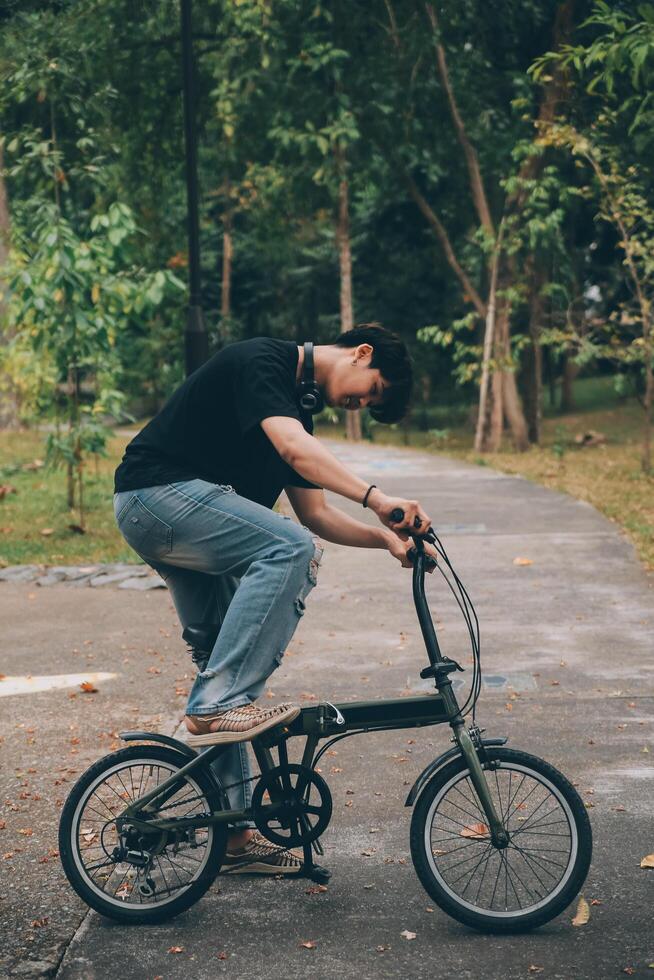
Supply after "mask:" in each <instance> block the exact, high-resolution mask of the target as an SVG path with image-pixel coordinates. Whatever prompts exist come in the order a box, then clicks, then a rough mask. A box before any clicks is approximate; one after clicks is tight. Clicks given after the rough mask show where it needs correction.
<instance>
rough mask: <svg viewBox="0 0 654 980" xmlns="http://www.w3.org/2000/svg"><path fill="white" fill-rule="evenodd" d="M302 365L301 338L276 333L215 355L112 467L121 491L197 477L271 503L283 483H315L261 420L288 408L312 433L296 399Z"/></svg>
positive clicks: (308, 484) (144, 429)
mask: <svg viewBox="0 0 654 980" xmlns="http://www.w3.org/2000/svg"><path fill="white" fill-rule="evenodd" d="M297 364H298V349H297V345H296V344H295V343H293V342H292V341H289V340H275V339H273V338H271V337H256V338H254V339H252V340H244V341H242V342H240V343H237V344H230V345H228V346H227V347H225V348H223V350H221V351H220V352H219V353H218V354H214V356H213V357H212V358H210V359H209V360H208V361H207V362H206V364H203V365H202V367H201V368H198V370H197V371H194V372H193V374H191V375H190V376H189V377H188V378H187V379H186V381H184V382H183V384H181V385H180V387H179V388H178V389H177V390H176V391H175V392H173V394H172V395H171V397H170V398H169V399H168V401H167V402H166V404H165V405H164V406H163V408H162V409H161V411H160V412H159V414H158V415H156V416H155V417H154V418H153V419H152V420H151V421H150V422H148V424H147V425H146V426H145V428H143V429H142V430H141V431H140V432H139V433H138V435H136V436H135V437H134V438H133V439H132V441H131V442H130V443H129V445H128V446H127V448H126V450H125V455H124V456H123V460H122V462H121V464H120V465H119V467H118V469H117V470H116V473H115V478H114V489H115V491H116V493H120V492H121V491H123V490H139V489H141V488H143V487H152V486H159V485H161V484H165V483H178V482H181V481H183V480H193V479H196V478H198V477H199V478H200V479H202V480H207V481H209V482H210V483H223V484H230V485H231V486H233V487H234V489H235V490H236V492H237V493H239V494H241V495H242V496H243V497H247V498H248V499H249V500H254V501H256V502H257V503H260V504H263V505H264V506H265V507H272V506H273V504H274V503H275V501H276V500H277V497H278V496H279V494H280V493H281V491H282V489H283V488H284V487H285V486H289V485H290V486H295V487H309V488H313V487H314V486H315V484H313V483H309V481H308V480H305V479H304V478H303V477H301V476H300V475H299V474H298V473H296V472H295V470H293V469H292V468H291V467H290V466H289V465H288V463H285V462H284V460H283V459H282V458H281V456H280V455H279V453H278V452H277V450H276V449H275V447H274V446H273V444H272V443H271V442H270V440H269V439H268V437H267V436H266V434H265V432H264V431H263V429H262V428H261V425H260V424H259V423H260V422H261V421H262V420H263V419H266V418H269V417H270V416H272V415H285V416H288V417H289V418H294V419H298V420H299V421H300V422H301V423H302V425H303V426H304V428H305V429H306V431H307V432H309V433H312V432H313V421H312V418H311V415H310V414H308V413H305V412H303V411H301V410H300V409H299V407H298V404H297V399H296V378H295V375H296V372H297Z"/></svg>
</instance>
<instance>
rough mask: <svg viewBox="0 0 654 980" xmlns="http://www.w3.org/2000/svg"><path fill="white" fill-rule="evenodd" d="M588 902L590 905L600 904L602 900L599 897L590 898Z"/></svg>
mask: <svg viewBox="0 0 654 980" xmlns="http://www.w3.org/2000/svg"><path fill="white" fill-rule="evenodd" d="M590 904H591V905H601V904H602V901H601V899H599V898H591V900H590Z"/></svg>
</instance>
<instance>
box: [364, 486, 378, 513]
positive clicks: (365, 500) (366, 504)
mask: <svg viewBox="0 0 654 980" xmlns="http://www.w3.org/2000/svg"><path fill="white" fill-rule="evenodd" d="M376 489H377V484H376V483H371V484H370V486H369V487H368V489H367V490H366V495H365V497H364V498H363V506H364V507H367V506H368V497H369V496H370V491H371V490H376Z"/></svg>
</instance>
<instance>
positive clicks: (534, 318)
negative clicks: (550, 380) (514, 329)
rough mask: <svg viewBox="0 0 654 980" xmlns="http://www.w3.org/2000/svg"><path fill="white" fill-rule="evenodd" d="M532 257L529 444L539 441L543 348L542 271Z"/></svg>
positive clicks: (527, 375) (527, 384)
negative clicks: (536, 266)
mask: <svg viewBox="0 0 654 980" xmlns="http://www.w3.org/2000/svg"><path fill="white" fill-rule="evenodd" d="M534 266H535V262H534V261H533V259H532V260H531V261H530V262H529V265H528V274H529V280H530V283H529V336H530V339H531V344H530V346H529V347H528V349H527V357H526V363H525V384H524V396H525V417H526V420H527V434H528V437H529V442H530V443H532V445H535V446H538V445H539V444H540V437H541V426H542V421H543V348H542V347H541V344H540V336H541V330H542V324H543V316H544V310H543V296H542V287H543V284H544V282H545V274H544V271H543V269H542V267H538V268H535V267H534Z"/></svg>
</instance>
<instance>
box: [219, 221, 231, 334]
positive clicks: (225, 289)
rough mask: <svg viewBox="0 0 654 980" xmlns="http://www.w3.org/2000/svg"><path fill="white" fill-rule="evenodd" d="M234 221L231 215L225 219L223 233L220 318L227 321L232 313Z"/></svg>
mask: <svg viewBox="0 0 654 980" xmlns="http://www.w3.org/2000/svg"><path fill="white" fill-rule="evenodd" d="M232 255H233V249H232V220H231V215H228V216H226V217H225V230H224V232H223V273H222V285H221V290H220V316H221V319H223V320H226V319H227V318H228V317H229V316H231V312H232Z"/></svg>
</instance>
